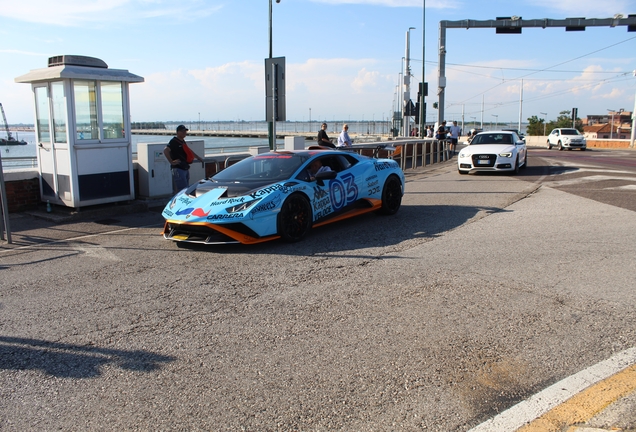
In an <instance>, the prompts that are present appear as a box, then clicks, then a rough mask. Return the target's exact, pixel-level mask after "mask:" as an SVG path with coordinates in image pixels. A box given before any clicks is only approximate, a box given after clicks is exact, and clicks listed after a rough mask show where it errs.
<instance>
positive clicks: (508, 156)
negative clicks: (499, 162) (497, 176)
mask: <svg viewBox="0 0 636 432" xmlns="http://www.w3.org/2000/svg"><path fill="white" fill-rule="evenodd" d="M499 156H501V157H505V158H511V157H512V152H505V153H499Z"/></svg>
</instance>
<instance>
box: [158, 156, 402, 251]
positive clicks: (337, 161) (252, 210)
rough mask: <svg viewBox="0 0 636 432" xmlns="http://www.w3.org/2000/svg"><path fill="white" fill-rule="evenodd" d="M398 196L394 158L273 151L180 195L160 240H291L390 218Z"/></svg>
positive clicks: (169, 210) (167, 215) (174, 200)
mask: <svg viewBox="0 0 636 432" xmlns="http://www.w3.org/2000/svg"><path fill="white" fill-rule="evenodd" d="M383 147H385V149H386V150H392V148H390V147H388V146H383ZM376 150H377V148H376ZM375 154H377V151H376V152H375ZM320 166H321V167H320ZM317 167H320V169H318V168H317ZM403 194H404V173H403V172H402V170H401V169H400V167H399V166H398V164H397V162H395V161H394V160H392V159H380V158H377V157H369V156H362V155H359V154H358V153H355V152H352V151H346V150H338V149H336V150H332V149H328V150H327V149H322V148H316V149H311V148H310V149H308V150H296V151H276V152H271V153H265V154H259V155H257V156H252V157H249V158H247V159H244V160H242V161H240V162H238V163H236V164H234V165H231V166H229V167H228V168H226V169H224V170H223V171H221V172H219V173H218V174H216V175H214V176H213V177H210V178H208V179H205V180H201V181H199V182H198V183H196V184H193V185H192V186H190V187H188V188H186V189H184V190H182V191H181V192H179V193H178V194H177V195H176V196H175V197H173V198H172V200H171V201H170V202H169V203H168V205H166V207H165V209H164V210H163V213H162V214H163V217H164V218H165V219H166V222H165V226H164V231H163V235H164V237H165V238H166V239H169V240H174V241H181V242H191V243H203V244H223V243H244V244H251V243H260V242H264V241H268V240H273V239H278V238H282V239H283V240H285V241H289V242H294V241H298V240H300V239H302V238H303V237H304V236H305V235H306V234H307V232H308V231H309V230H310V229H311V228H312V227H318V226H321V225H325V224H327V223H330V222H335V221H338V220H342V219H345V218H349V217H353V216H357V215H360V214H363V213H367V212H371V211H376V212H377V213H379V214H387V215H391V214H395V213H396V212H397V211H398V209H399V208H400V205H401V203H402V195H403Z"/></svg>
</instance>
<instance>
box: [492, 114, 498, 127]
mask: <svg viewBox="0 0 636 432" xmlns="http://www.w3.org/2000/svg"><path fill="white" fill-rule="evenodd" d="M492 116H493V117H494V118H495V129H496V128H497V126H498V125H499V114H493V115H492Z"/></svg>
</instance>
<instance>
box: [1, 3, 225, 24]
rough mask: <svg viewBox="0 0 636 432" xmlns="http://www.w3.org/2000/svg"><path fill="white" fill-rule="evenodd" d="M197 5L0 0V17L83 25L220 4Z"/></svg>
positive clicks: (198, 13)
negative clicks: (17, 0)
mask: <svg viewBox="0 0 636 432" xmlns="http://www.w3.org/2000/svg"><path fill="white" fill-rule="evenodd" d="M201 5H202V4H201V2H199V1H197V0H185V1H184V0H182V1H180V2H179V3H178V5H176V6H175V4H174V3H173V2H169V1H167V0H159V1H147V0H55V1H51V0H23V1H19V2H16V1H12V0H0V16H4V17H6V18H11V19H15V20H18V21H28V22H35V23H42V24H50V25H58V26H64V27H85V26H91V25H95V24H100V23H103V24H105V23H111V22H123V21H135V20H138V19H144V18H156V17H164V16H169V17H175V16H176V17H179V19H180V20H184V19H188V17H192V18H191V19H195V17H196V19H198V18H201V17H206V16H209V15H211V14H213V13H214V12H216V11H218V10H219V9H221V7H222V6H220V5H214V6H206V5H203V7H201Z"/></svg>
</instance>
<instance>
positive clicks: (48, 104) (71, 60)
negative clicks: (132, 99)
mask: <svg viewBox="0 0 636 432" xmlns="http://www.w3.org/2000/svg"><path fill="white" fill-rule="evenodd" d="M15 81H16V82H18V83H30V84H31V87H32V90H33V98H34V102H35V138H36V140H37V141H36V142H37V158H38V169H39V173H40V196H41V197H42V201H45V202H46V201H50V202H51V204H58V205H64V206H67V207H74V208H79V207H85V206H90V205H96V204H104V203H111V202H118V201H128V200H132V199H134V198H135V190H134V180H133V160H132V143H131V133H130V103H129V93H128V85H129V83H136V82H143V81H144V79H143V78H142V77H140V76H137V75H133V74H131V73H129V72H128V71H127V70H121V69H109V68H108V65H107V64H106V63H105V62H103V61H102V60H100V59H97V58H93V57H84V56H68V55H64V56H56V57H50V58H49V64H48V67H47V68H44V69H35V70H32V71H31V72H29V73H27V74H26V75H22V76H20V77H17V78H16V79H15Z"/></svg>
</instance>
